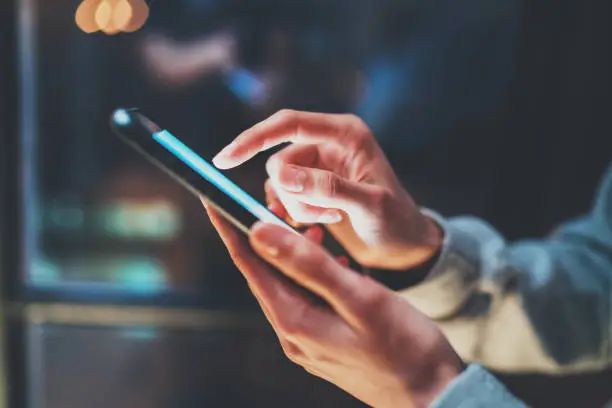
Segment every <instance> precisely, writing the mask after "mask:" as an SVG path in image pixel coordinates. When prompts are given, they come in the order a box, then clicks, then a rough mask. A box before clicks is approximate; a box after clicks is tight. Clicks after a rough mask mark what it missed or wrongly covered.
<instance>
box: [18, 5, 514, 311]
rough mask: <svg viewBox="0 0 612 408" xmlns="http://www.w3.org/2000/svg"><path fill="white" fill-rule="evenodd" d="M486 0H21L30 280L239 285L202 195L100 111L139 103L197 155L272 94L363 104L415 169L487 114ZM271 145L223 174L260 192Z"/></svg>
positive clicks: (234, 289) (494, 97) (505, 71)
mask: <svg viewBox="0 0 612 408" xmlns="http://www.w3.org/2000/svg"><path fill="white" fill-rule="evenodd" d="M446 3H449V4H446ZM481 3H483V1H482V0H469V1H467V2H464V3H462V6H461V10H457V9H456V7H451V6H450V4H454V2H452V1H446V0H445V1H440V2H407V3H406V4H405V5H402V4H403V3H401V2H400V3H398V2H393V1H389V2H384V1H383V2H381V3H380V4H378V3H377V2H370V1H333V2H328V1H326V2H320V1H299V2H289V3H288V2H284V1H270V0H257V1H255V0H250V1H248V2H247V1H242V0H240V1H238V0H236V1H199V0H196V1H193V0H157V1H155V2H153V3H152V5H151V9H150V12H149V13H148V14H147V8H146V6H145V5H144V3H143V1H142V0H130V1H127V0H83V1H81V0H54V1H39V0H21V1H20V7H21V14H20V15H21V19H22V20H21V22H20V24H21V25H20V27H21V28H20V40H21V42H20V44H21V45H20V47H21V48H20V55H19V61H20V67H21V74H22V77H21V82H20V84H21V92H22V98H21V101H22V102H21V104H22V106H21V108H22V112H23V117H22V120H21V122H22V123H21V125H22V126H21V128H22V132H23V135H22V136H23V139H22V144H23V146H22V152H23V157H22V159H23V160H24V162H25V163H24V166H23V169H22V171H23V172H24V173H23V177H22V180H23V192H24V194H25V201H24V202H25V203H26V208H25V209H24V214H25V215H26V216H25V221H26V225H25V232H26V233H25V235H24V237H25V246H26V248H25V253H26V257H25V262H26V266H27V268H26V273H27V276H26V277H25V278H26V281H27V283H28V285H30V286H31V287H35V288H39V289H50V290H55V289H58V288H59V289H63V290H65V289H68V290H69V289H71V288H73V289H75V290H76V291H77V292H78V293H82V294H83V293H90V292H91V293H93V292H95V291H98V292H104V291H107V290H111V291H116V290H119V291H121V292H125V293H127V294H128V295H129V296H132V295H133V296H144V297H147V296H148V297H153V296H161V295H165V294H167V293H183V294H187V293H199V294H206V295H211V294H214V295H215V296H217V297H218V298H221V299H226V300H227V302H230V303H231V302H234V301H236V299H237V298H240V299H243V298H244V296H243V295H244V294H245V293H246V291H244V290H243V289H244V285H243V283H242V278H241V277H240V276H239V274H237V273H235V271H234V267H233V265H232V264H231V263H230V262H229V259H228V257H227V255H226V253H225V249H224V248H223V246H222V245H221V243H220V241H219V239H218V237H217V236H216V234H215V233H214V231H213V230H212V228H211V226H210V224H209V222H208V221H207V219H206V217H205V216H204V212H203V209H202V208H201V205H200V203H199V202H198V200H197V199H195V198H194V197H192V196H191V195H190V194H189V193H188V192H187V191H185V190H184V189H183V188H182V187H180V186H179V185H177V184H176V183H175V182H173V181H172V180H171V179H170V178H169V177H167V176H166V175H164V174H162V173H161V172H160V171H159V170H157V169H155V168H154V167H153V166H152V165H150V164H149V163H148V162H146V161H145V160H144V159H142V158H140V157H138V156H137V155H136V154H135V153H134V152H133V151H131V150H130V149H128V148H127V147H125V146H124V145H122V144H121V143H120V142H119V141H118V140H117V139H116V138H114V137H113V136H111V134H110V131H109V126H108V115H109V114H110V112H111V111H112V110H113V109H114V108H116V107H118V106H138V107H140V108H142V109H143V110H144V111H145V112H146V113H147V114H148V116H150V117H152V118H153V119H154V120H155V121H157V122H158V123H160V124H161V125H162V126H164V127H167V128H168V129H170V130H171V131H172V132H173V133H174V134H175V135H177V136H179V137H180V138H181V139H182V140H183V141H185V142H186V143H187V144H188V145H189V146H191V147H192V148H193V149H194V150H196V151H198V152H200V153H202V155H203V156H204V157H206V158H210V157H211V156H212V155H213V154H214V153H215V152H216V151H217V150H218V149H220V148H221V147H222V146H224V145H225V144H226V143H227V142H228V141H230V140H231V139H232V138H233V137H234V136H235V135H237V134H238V133H239V132H240V131H242V130H243V129H245V128H246V127H248V126H249V125H250V124H252V123H253V122H254V121H257V120H260V119H263V118H264V117H266V116H267V115H269V114H270V113H272V112H274V111H276V110H277V109H280V108H287V107H289V108H296V109H308V110H319V111H333V112H351V111H352V112H357V113H359V114H360V115H361V116H362V117H363V118H364V119H365V120H366V121H367V122H368V123H369V124H370V125H371V126H372V128H373V130H374V131H375V134H376V135H377V136H378V137H379V138H380V140H381V142H382V143H383V145H385V146H387V147H389V146H391V145H392V146H393V149H389V150H390V152H391V153H393V156H395V157H399V158H401V159H402V160H400V161H399V162H398V163H401V164H402V166H398V167H397V168H398V171H399V172H400V173H402V174H407V175H408V176H409V177H407V179H409V180H411V182H412V184H414V183H416V181H415V180H419V177H418V176H419V174H420V173H419V172H421V173H422V174H424V173H427V171H426V170H423V169H421V170H415V169H414V168H407V167H406V166H408V165H409V164H410V163H421V164H423V163H426V162H427V161H428V160H429V159H428V157H429V156H423V155H421V154H417V156H418V157H419V158H421V161H420V162H417V161H415V160H412V159H410V156H407V155H408V154H409V153H410V152H414V150H413V149H415V146H420V145H423V144H425V145H428V144H431V145H435V144H436V143H439V140H441V139H440V138H439V136H440V135H441V134H443V133H444V132H445V131H446V130H448V129H450V128H453V127H454V126H456V123H457V122H459V121H460V122H461V123H462V126H463V127H464V128H465V127H466V125H465V124H466V123H472V122H473V123H480V122H485V121H486V120H488V118H489V116H490V115H491V112H492V111H494V110H495V109H496V102H495V101H500V100H501V99H502V96H503V95H502V94H503V90H504V89H506V82H507V77H509V75H510V74H509V69H510V68H508V67H510V66H511V64H510V63H509V61H511V57H512V56H511V53H510V51H509V50H510V49H511V46H510V45H511V43H512V39H513V34H512V33H513V30H512V28H513V27H514V23H515V20H514V8H513V7H512V6H513V5H514V4H515V0H504V1H500V2H496V4H499V7H498V6H491V5H490V2H489V1H487V2H486V4H487V7H481ZM449 7H450V8H449ZM449 10H452V13H451V12H450V11H449ZM459 11H460V12H459ZM145 22H146V24H145V25H144V26H143V27H141V25H142V24H143V23H145ZM415 22H418V24H414V23H415ZM100 30H101V31H100ZM84 31H96V32H94V33H91V34H86V33H85V32H84ZM121 31H130V33H126V32H121ZM459 33H460V34H461V35H459ZM476 49H477V50H478V55H479V56H478V57H477V58H475V57H473V55H474V54H475V53H474V52H473V50H476ZM445 50H452V51H453V52H452V53H450V52H447V51H445ZM440 53H443V54H440ZM440 55H444V56H445V57H444V58H442V57H440ZM483 61H489V63H488V64H485V65H483ZM449 67H452V68H449ZM475 67H477V68H478V70H477V74H475V72H476V71H475V70H474V68H475ZM465 95H469V96H470V97H469V98H467V99H466V98H465ZM451 113H452V114H451ZM443 128H444V129H443ZM470 129H471V128H470V127H469V126H468V132H466V133H470V132H469V130H470ZM489 134H490V132H487V137H489V136H488V135H489ZM458 156H460V155H458ZM407 158H408V159H407ZM264 160H265V157H262V158H260V159H259V160H255V161H254V162H252V163H250V164H249V165H246V166H244V167H242V168H241V169H239V170H237V171H232V172H229V176H230V177H231V178H233V179H234V180H235V181H236V182H237V183H238V184H239V185H241V186H243V187H244V188H245V189H246V190H247V191H248V192H249V193H251V194H252V195H254V196H255V197H256V198H258V199H263V187H262V186H263V182H264V180H265V172H264ZM438 163H439V161H438ZM439 171H440V172H445V171H444V169H442V170H439ZM446 173H448V172H446ZM446 173H445V174H446ZM478 173H479V174H480V173H482V172H478ZM422 174H421V175H422ZM422 180H426V181H427V183H423V185H424V186H428V187H427V188H426V189H424V190H423V192H421V190H420V189H419V188H418V187H419V186H416V187H415V188H414V191H415V192H416V193H417V194H419V195H422V196H423V197H428V194H429V196H435V195H436V194H437V191H444V192H445V194H447V195H448V192H449V191H451V192H453V193H452V194H455V196H456V197H455V198H457V199H458V198H460V197H463V196H470V197H471V196H472V195H471V194H465V189H462V187H461V185H460V184H457V185H454V190H449V189H446V188H445V185H442V184H435V183H432V182H430V179H422ZM423 185H422V186H421V187H423ZM434 185H435V189H434V187H431V186H434ZM430 201H431V200H430ZM449 202H450V203H455V202H459V201H453V200H452V199H449V198H448V197H447V196H445V197H444V200H440V203H441V204H443V203H449ZM442 209H444V208H442ZM87 291H89V292H87ZM201 297H202V296H201ZM205 297H206V296H204V297H202V298H205ZM230 299H234V300H230Z"/></svg>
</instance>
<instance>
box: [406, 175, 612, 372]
mask: <svg viewBox="0 0 612 408" xmlns="http://www.w3.org/2000/svg"><path fill="white" fill-rule="evenodd" d="M432 216H433V217H434V218H437V220H438V222H439V223H440V225H441V226H442V227H443V228H444V230H445V232H446V237H445V244H444V248H443V253H442V256H441V257H440V260H439V262H438V263H437V265H436V266H435V267H434V269H433V270H432V272H431V274H430V276H429V278H428V279H427V280H426V281H425V282H423V283H422V284H421V285H418V286H416V287H413V288H410V289H407V290H405V291H403V292H401V294H402V296H404V297H405V298H407V299H408V300H409V301H411V302H412V303H413V304H414V305H415V306H416V307H417V308H419V309H420V310H421V311H423V312H424V313H426V314H427V315H429V316H430V317H432V318H433V319H435V320H437V321H438V323H439V325H440V327H441V328H442V330H443V331H444V333H445V334H446V336H447V337H448V338H449V340H450V342H451V343H452V344H453V346H454V347H455V349H456V350H457V351H458V353H459V354H460V355H461V356H462V357H463V358H464V359H466V360H468V361H472V362H478V363H482V364H483V365H485V366H487V367H490V368H493V369H495V370H498V371H531V372H548V373H562V372H565V373H567V372H579V371H584V370H599V369H602V368H604V367H606V366H609V365H610V364H612V342H611V338H612V334H611V333H612V314H611V313H612V312H611V309H612V307H611V304H612V167H610V168H609V169H608V171H607V173H606V175H605V177H604V180H603V182H602V184H601V186H600V189H599V191H598V194H597V196H596V199H595V201H594V204H593V206H592V210H591V212H590V213H589V214H587V215H585V216H584V217H582V218H579V219H577V220H574V221H571V222H568V223H565V224H563V225H561V226H560V227H559V228H558V229H557V230H556V232H554V233H553V234H552V235H551V236H549V237H548V238H546V239H542V240H532V241H524V242H517V243H514V244H509V243H507V242H506V241H505V240H504V239H503V237H502V236H501V235H500V234H499V233H498V232H497V231H495V229H494V228H492V227H491V226H490V225H488V224H487V223H486V222H484V221H482V220H479V219H476V218H473V217H459V218H454V219H449V220H445V219H443V218H441V217H437V216H436V215H432Z"/></svg>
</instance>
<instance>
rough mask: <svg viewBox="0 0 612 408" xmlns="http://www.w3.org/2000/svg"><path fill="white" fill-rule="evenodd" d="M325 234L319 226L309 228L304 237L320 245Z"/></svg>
mask: <svg viewBox="0 0 612 408" xmlns="http://www.w3.org/2000/svg"><path fill="white" fill-rule="evenodd" d="M324 234H325V232H324V231H323V228H321V227H320V226H319V225H315V226H312V227H310V228H308V229H307V230H306V231H305V232H304V233H303V234H302V235H304V236H305V237H306V238H308V240H309V241H311V242H314V243H315V244H319V245H320V244H322V243H323V236H324ZM347 266H348V265H347Z"/></svg>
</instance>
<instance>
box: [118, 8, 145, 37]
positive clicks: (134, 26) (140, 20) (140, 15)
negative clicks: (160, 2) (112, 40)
mask: <svg viewBox="0 0 612 408" xmlns="http://www.w3.org/2000/svg"><path fill="white" fill-rule="evenodd" d="M128 1H129V3H130V5H131V6H132V18H131V20H130V22H129V23H128V24H127V25H126V26H125V27H123V31H124V32H126V33H132V32H134V31H137V30H139V29H140V28H141V27H142V26H143V25H145V23H146V22H147V19H148V18H149V6H148V5H147V3H145V1H144V0H128Z"/></svg>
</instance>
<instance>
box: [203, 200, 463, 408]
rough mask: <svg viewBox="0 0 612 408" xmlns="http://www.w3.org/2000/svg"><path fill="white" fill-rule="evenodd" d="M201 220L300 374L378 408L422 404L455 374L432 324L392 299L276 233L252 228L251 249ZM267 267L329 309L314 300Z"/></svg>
mask: <svg viewBox="0 0 612 408" xmlns="http://www.w3.org/2000/svg"><path fill="white" fill-rule="evenodd" d="M208 213H209V215H210V217H211V220H212V222H213V225H214V226H215V228H217V230H218V232H219V234H220V235H221V237H222V239H223V241H224V242H225V245H226V246H227V248H228V249H229V252H230V255H231V256H232V258H233V260H234V262H235V264H236V265H237V266H238V268H239V269H240V271H241V272H242V274H243V275H244V277H245V278H246V279H247V282H248V284H249V286H250V288H251V290H252V292H253V294H254V295H255V297H256V298H257V300H258V302H259V304H260V305H261V307H262V309H263V311H264V313H265V315H266V317H267V318H268V320H269V321H270V323H271V324H272V326H273V328H274V330H275V332H276V334H277V335H278V338H279V340H280V343H281V346H282V348H283V350H284V351H285V354H286V355H287V356H288V357H289V359H291V360H292V361H293V362H295V363H297V364H299V365H300V366H302V367H303V368H304V369H306V371H308V372H310V373H311V374H314V375H316V376H318V377H321V378H323V379H325V380H327V381H330V382H331V383H333V384H335V385H336V386H338V387H340V388H341V389H343V390H345V391H346V392H348V393H350V394H352V395H353V396H355V397H356V398H358V399H360V400H361V401H363V402H365V403H366V404H369V405H371V406H373V407H379V408H409V407H426V406H429V405H430V403H431V402H432V401H433V400H434V399H435V398H436V397H437V396H438V395H439V394H440V393H441V391H442V390H443V389H444V388H445V387H446V386H447V385H448V383H449V382H450V381H452V379H453V378H455V377H456V376H457V375H458V374H459V373H460V372H461V368H462V363H461V361H460V359H459V357H457V355H456V353H455V352H454V351H453V349H452V348H451V346H450V345H449V343H448V342H447V340H446V339H445V338H444V336H443V335H442V333H441V332H440V330H439V329H438V328H437V326H436V325H435V324H434V323H433V322H432V321H430V320H429V319H427V318H426V317H425V316H424V315H422V314H421V313H419V312H418V311H417V310H416V309H414V308H413V307H412V306H411V305H410V304H409V303H408V302H407V301H405V300H404V299H402V298H401V297H399V296H398V295H396V294H395V293H394V292H392V291H389V290H387V289H386V288H384V287H383V286H381V285H379V284H378V283H376V282H375V281H373V280H371V279H369V278H368V277H366V276H363V275H360V274H358V273H356V272H354V271H351V270H348V269H347V268H345V267H344V266H342V265H340V264H339V263H337V262H336V261H335V260H334V259H333V258H332V257H330V255H329V254H328V253H327V252H326V251H325V250H324V249H323V248H321V247H320V246H319V245H317V244H314V243H312V242H309V241H308V240H307V239H306V238H304V237H301V236H299V235H296V234H293V233H291V232H289V231H286V230H285V229H284V228H282V227H278V226H272V225H263V224H258V225H256V226H255V227H254V228H253V230H252V233H251V235H250V242H251V246H252V248H253V249H254V252H253V250H252V249H251V248H250V247H249V245H248V243H247V242H246V239H245V238H244V236H243V235H242V234H240V232H238V231H237V230H235V229H234V228H233V227H232V226H231V225H230V224H229V223H227V222H226V221H225V220H224V219H223V218H221V217H220V216H219V215H218V214H217V213H216V212H215V211H214V210H212V209H210V208H208ZM264 260H265V261H267V262H268V263H269V264H268V263H266V262H264ZM270 265H272V266H274V267H275V268H276V269H277V270H278V271H280V272H281V273H282V274H284V275H286V276H287V277H288V278H290V280H291V281H292V282H295V283H296V284H297V285H301V286H302V287H304V288H306V289H308V290H309V291H311V292H313V293H315V294H317V295H318V296H320V297H321V298H323V299H324V300H325V301H326V303H328V304H329V306H328V307H326V306H321V305H319V304H315V303H313V302H312V300H311V299H310V298H309V297H307V296H305V295H304V294H303V293H302V292H300V291H299V290H298V289H297V288H298V286H297V285H296V284H293V283H291V281H289V280H286V279H281V277H280V275H279V274H278V273H277V272H276V271H274V270H273V269H272V267H271V266H270Z"/></svg>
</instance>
